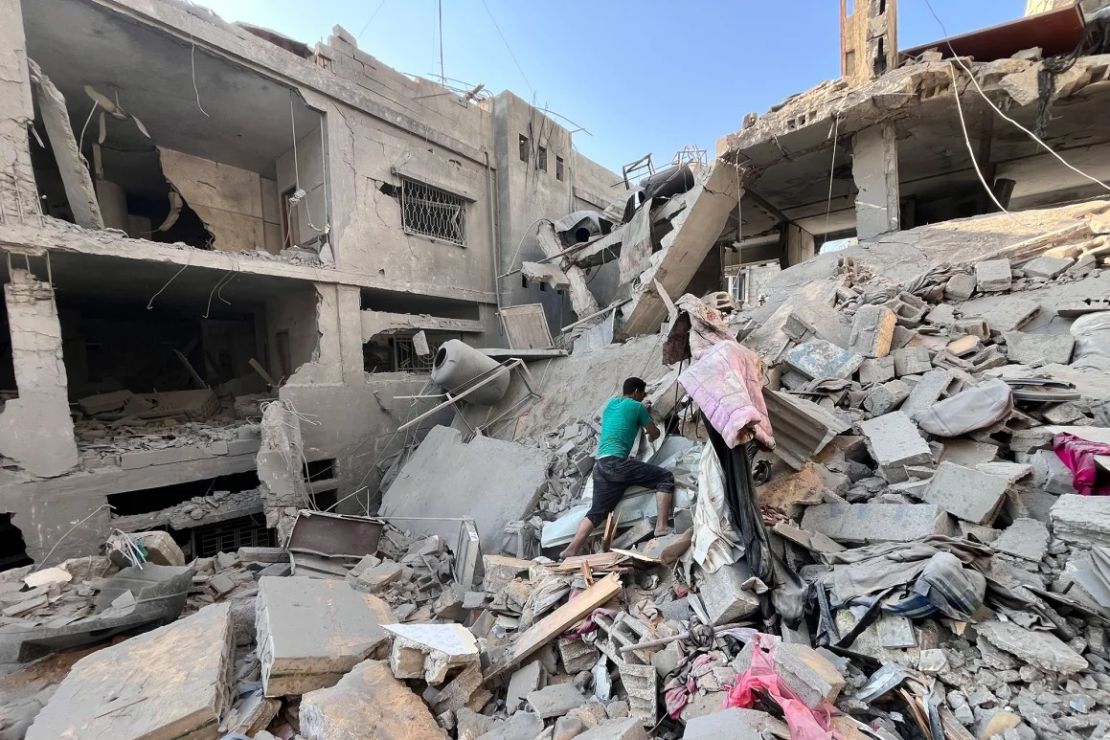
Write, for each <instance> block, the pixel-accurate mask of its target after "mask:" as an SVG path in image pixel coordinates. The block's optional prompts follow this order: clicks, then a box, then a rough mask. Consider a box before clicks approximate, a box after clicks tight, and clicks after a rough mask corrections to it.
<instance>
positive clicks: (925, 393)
mask: <svg viewBox="0 0 1110 740" xmlns="http://www.w3.org/2000/svg"><path fill="white" fill-rule="evenodd" d="M954 378H955V376H953V375H952V373H951V372H950V371H948V370H944V369H941V368H935V369H933V370H930V371H929V372H927V373H925V374H924V375H922V376H921V379H920V380H918V381H917V384H916V385H914V387H913V388H912V389H911V390H910V395H909V396H908V397H907V398H906V400H905V402H903V404H902V412H903V413H904V414H906V416H908V417H909V418H910V419H912V420H914V421H916V420H917V415H918V414H920V413H921V412H923V411H925V410H926V409H928V408H929V407H930V406H932V405H933V404H934V403H936V402H937V401H939V400H940V399H941V397H942V396H943V395H944V394H945V393H947V392H948V390H949V388H951V386H952V381H953V380H954Z"/></svg>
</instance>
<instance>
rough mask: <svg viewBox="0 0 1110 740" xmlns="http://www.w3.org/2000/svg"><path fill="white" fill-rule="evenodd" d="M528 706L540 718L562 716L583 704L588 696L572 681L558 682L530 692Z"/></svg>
mask: <svg viewBox="0 0 1110 740" xmlns="http://www.w3.org/2000/svg"><path fill="white" fill-rule="evenodd" d="M527 699H528V706H529V707H531V709H532V711H533V712H535V713H536V715H537V716H538V717H539V718H540V719H550V718H552V717H562V716H563V715H564V714H566V713H567V712H569V711H570V710H572V709H574V708H575V707H578V706H581V705H582V704H584V703H585V702H586V697H584V696H582V693H581V692H580V691H579V690H578V689H576V688H575V687H574V684H572V683H557V684H552V685H551V686H546V687H544V688H542V689H538V690H536V691H531V692H529V693H528V697H527Z"/></svg>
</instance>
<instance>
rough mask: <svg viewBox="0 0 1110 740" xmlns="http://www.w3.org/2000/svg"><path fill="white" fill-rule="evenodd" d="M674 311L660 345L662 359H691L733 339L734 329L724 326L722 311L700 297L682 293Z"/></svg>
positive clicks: (734, 336)
mask: <svg viewBox="0 0 1110 740" xmlns="http://www.w3.org/2000/svg"><path fill="white" fill-rule="evenodd" d="M674 305H675V308H676V309H677V315H676V316H675V317H674V318H675V320H674V323H672V325H671V330H670V331H669V332H668V333H667V339H666V342H664V345H663V350H664V352H663V362H664V363H666V364H668V365H673V364H674V363H676V362H678V361H679V360H684V359H686V358H687V357H693V358H694V359H695V360H696V359H698V358H699V357H701V356H702V355H703V354H705V353H706V351H708V350H709V348H710V347H712V346H713V345H715V344H719V343H720V342H735V341H736V332H735V331H733V330H732V329H729V328H728V324H726V323H725V317H724V315H723V314H722V313H721V312H720V311H718V310H717V309H715V308H713V307H712V306H710V305H709V304H707V303H705V302H704V301H702V300H701V299H700V298H698V297H696V296H694V295H691V294H690V293H686V294H685V295H683V296H682V297H681V298H679V299H678V300H677V301H675V304H674Z"/></svg>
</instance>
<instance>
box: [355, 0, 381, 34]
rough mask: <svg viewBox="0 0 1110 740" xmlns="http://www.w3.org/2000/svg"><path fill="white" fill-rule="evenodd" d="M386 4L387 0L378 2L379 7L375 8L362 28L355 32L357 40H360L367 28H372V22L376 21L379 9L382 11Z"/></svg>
mask: <svg viewBox="0 0 1110 740" xmlns="http://www.w3.org/2000/svg"><path fill="white" fill-rule="evenodd" d="M384 6H385V0H382V1H381V2H380V3H378V7H376V8H374V12H373V13H371V14H370V17H369V18H367V19H366V23H364V24H362V30H361V31H359V32H358V33H356V34H355V41H358V40H359V39H360V38H362V34H364V33H366V29H367V28H370V24H371V23H372V22H373V21H374V19H375V18H377V17H378V11H380V10H381V9H382V8H383V7H384Z"/></svg>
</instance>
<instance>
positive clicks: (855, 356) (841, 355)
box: [785, 338, 863, 379]
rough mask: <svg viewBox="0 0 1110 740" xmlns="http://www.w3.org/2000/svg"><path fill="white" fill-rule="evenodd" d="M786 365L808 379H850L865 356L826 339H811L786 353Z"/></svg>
mask: <svg viewBox="0 0 1110 740" xmlns="http://www.w3.org/2000/svg"><path fill="white" fill-rule="evenodd" d="M785 360H786V364H787V365H788V366H789V367H791V368H793V369H794V370H796V371H797V372H799V373H801V374H802V375H804V376H805V377H807V378H810V379H815V378H850V377H852V374H853V373H855V372H856V370H858V369H859V366H860V364H862V363H863V355H861V354H859V353H858V352H854V351H852V350H847V349H844V348H843V347H838V346H836V345H835V344H833V343H832V342H827V341H825V340H824V339H816V338H815V339H810V340H809V341H808V342H805V343H804V344H799V345H798V346H797V347H794V348H793V349H791V350H790V351H789V352H787V353H786V357H785Z"/></svg>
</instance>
